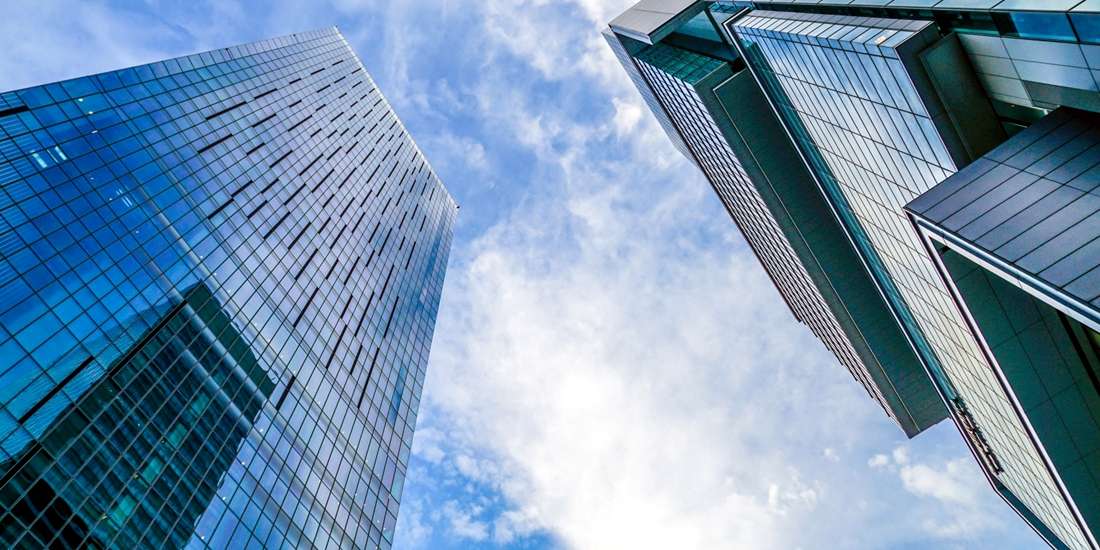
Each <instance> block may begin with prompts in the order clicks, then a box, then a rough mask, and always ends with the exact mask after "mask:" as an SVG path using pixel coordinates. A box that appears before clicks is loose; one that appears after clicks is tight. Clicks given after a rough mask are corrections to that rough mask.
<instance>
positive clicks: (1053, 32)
mask: <svg viewBox="0 0 1100 550" xmlns="http://www.w3.org/2000/svg"><path fill="white" fill-rule="evenodd" d="M993 20H994V22H996V24H997V30H999V31H1000V32H1001V34H1003V35H1005V36H1018V37H1020V38H1041V39H1044V40H1065V41H1068V42H1075V41H1076V40H1077V36H1076V35H1075V34H1074V33H1073V27H1072V26H1071V25H1070V23H1069V18H1068V17H1067V16H1066V14H1065V13H1046V12H1009V13H994V14H993Z"/></svg>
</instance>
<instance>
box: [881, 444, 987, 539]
mask: <svg viewBox="0 0 1100 550" xmlns="http://www.w3.org/2000/svg"><path fill="white" fill-rule="evenodd" d="M867 464H868V465H869V466H871V467H872V468H875V469H878V470H884V471H888V472H891V473H896V474H897V475H898V478H899V479H900V480H901V482H902V485H903V487H904V488H905V490H906V491H908V492H909V493H911V494H913V495H916V496H917V497H919V498H920V499H923V500H924V501H926V502H928V501H931V502H935V503H936V504H937V506H936V507H935V508H934V509H932V510H924V511H923V512H924V513H923V514H921V515H923V516H924V517H923V518H922V519H920V520H919V521H920V525H921V526H922V527H923V528H924V530H925V531H926V532H928V533H929V534H931V535H933V536H935V537H938V538H943V539H975V538H977V537H979V536H981V535H984V534H986V533H988V532H990V531H992V530H995V529H998V528H1002V527H1003V522H1002V520H1001V518H1000V517H998V515H997V514H995V513H994V512H993V510H994V509H991V507H990V505H989V498H988V497H989V491H990V488H989V484H988V483H987V482H986V480H985V478H984V477H983V475H982V473H981V471H980V470H979V469H978V466H977V465H976V464H974V461H973V459H972V458H971V457H970V456H965V455H964V456H961V457H958V458H953V459H949V460H946V461H936V462H933V463H929V462H923V461H921V460H917V459H916V458H914V457H913V452H912V450H911V449H910V448H909V446H908V445H902V446H899V447H897V448H895V449H894V451H893V452H892V453H891V456H887V455H885V454H876V455H875V456H873V457H872V458H871V459H870V460H869V461H868V462H867Z"/></svg>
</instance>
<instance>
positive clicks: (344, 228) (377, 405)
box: [0, 28, 456, 549]
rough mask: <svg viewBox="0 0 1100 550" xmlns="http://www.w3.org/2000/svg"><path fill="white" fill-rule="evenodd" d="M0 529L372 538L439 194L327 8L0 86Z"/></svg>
mask: <svg viewBox="0 0 1100 550" xmlns="http://www.w3.org/2000/svg"><path fill="white" fill-rule="evenodd" d="M0 186H2V191H0V544H3V545H4V546H8V547H15V548H46V547H49V548H116V547H122V548H184V547H186V548H283V547H285V548H312V547H329V548H332V547H340V548H371V549H376V548H389V547H390V545H391V543H392V540H393V538H392V537H393V528H394V525H395V523H396V517H397V511H398V506H399V502H400V500H401V491H402V482H403V479H404V475H405V471H406V467H407V464H408V459H409V453H410V448H411V445H412V434H413V427H414V425H415V422H416V412H417V409H418V406H419V399H420V395H421V391H422V384H423V381H424V373H425V368H426V365H427V360H428V352H429V348H430V345H431V338H432V332H433V329H434V325H435V317H436V312H437V308H438V305H439V300H440V292H441V289H442V284H443V277H444V271H445V269H446V265H447V255H448V251H449V248H450V241H451V235H452V232H453V227H454V222H455V215H456V206H455V204H454V202H453V201H452V199H451V197H450V195H449V194H448V193H447V190H446V189H445V188H444V187H443V185H442V184H441V182H440V181H439V179H438V178H437V177H436V176H435V174H434V173H433V171H432V169H431V168H430V166H429V165H428V163H427V161H426V160H425V159H424V157H423V156H422V155H421V153H420V151H419V150H418V149H417V147H416V145H415V144H414V143H413V141H412V140H411V138H410V137H409V136H408V134H407V133H406V131H405V129H404V127H403V126H402V125H401V123H400V121H399V120H398V119H397V117H396V115H395V114H394V113H393V111H392V109H391V108H390V106H389V104H388V103H387V102H386V100H385V99H384V98H383V97H382V94H381V92H380V91H379V90H378V89H377V88H376V86H375V84H374V82H373V81H372V80H371V78H370V76H369V75H368V74H367V73H366V71H365V70H364V68H363V67H362V65H361V64H360V62H359V60H358V58H357V57H356V56H355V54H354V52H353V51H352V50H351V48H350V46H349V45H348V43H347V42H346V41H345V40H344V38H343V37H342V36H341V35H340V34H339V32H338V31H337V30H336V29H335V28H329V29H322V30H317V31H312V32H307V33H301V34H296V35H293V36H286V37H282V38H275V39H271V40H265V41H261V42H255V43H251V44H246V45H242V46H235V47H231V48H225V49H219V50H215V51H211V52H206V53H201V54H195V55H191V56H187V57H181V58H177V59H170V60H167V61H163V62H157V63H152V64H149V65H143V66H140V67H134V68H130V69H123V70H120V71H114V72H109V73H104V74H99V75H94V76H88V77H83V78H78V79H74V80H68V81H64V82H60V83H55V84H47V85H44V86H39V87H34V88H28V89H24V90H16V91H14V92H6V93H2V94H0Z"/></svg>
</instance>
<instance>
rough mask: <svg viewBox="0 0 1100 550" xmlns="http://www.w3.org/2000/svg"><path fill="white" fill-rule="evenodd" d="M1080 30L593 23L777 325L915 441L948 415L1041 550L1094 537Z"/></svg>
mask: <svg viewBox="0 0 1100 550" xmlns="http://www.w3.org/2000/svg"><path fill="white" fill-rule="evenodd" d="M1098 29H1100V4H1096V3H1095V2H1094V1H1092V0H1085V1H1078V0H1067V1H1066V2H1050V1H1032V0H976V1H966V2H961V1H960V2H954V1H952V0H942V1H938V2H923V1H919V2H918V1H915V0H912V1H910V0H893V1H889V2H883V1H881V0H855V1H852V2H849V1H847V0H845V1H843V2H833V1H830V0H825V1H823V2H818V1H817V0H813V1H812V2H810V1H799V0H796V1H794V2H790V1H786V2H771V1H759V2H726V1H693V0H642V1H641V2H639V3H638V4H637V5H635V6H634V7H633V8H631V9H630V10H628V11H627V12H626V13H624V14H622V15H620V16H619V17H617V18H616V19H615V20H613V21H612V22H611V23H610V26H609V28H608V29H607V30H605V31H604V36H605V38H607V40H608V42H609V44H611V47H612V49H613V50H615V52H616V54H617V55H618V57H619V60H620V61H621V62H622V64H623V66H624V67H625V68H626V70H627V72H628V74H629V75H630V76H631V78H632V80H633V81H634V83H635V85H636V86H637V87H638V89H639V91H640V92H641V93H642V95H643V97H644V98H645V100H646V102H647V104H648V105H649V107H650V108H651V109H652V110H653V111H654V114H655V115H656V116H657V119H658V121H659V122H660V123H661V125H662V127H663V128H664V130H665V131H666V132H667V133H668V134H669V136H670V138H671V139H672V141H673V143H674V144H676V145H677V148H678V149H680V151H681V152H683V153H684V154H685V155H686V156H687V157H688V158H689V159H690V160H691V161H692V162H693V163H695V164H696V165H697V166H699V167H700V169H701V170H702V171H703V173H704V174H705V175H706V176H707V179H708V180H709V181H710V182H711V184H712V185H713V186H714V187H715V190H716V191H717V192H718V196H719V198H720V199H721V200H722V202H723V204H725V205H726V207H727V209H728V210H729V211H730V213H731V215H732V217H733V218H734V220H735V221H736V223H737V224H738V226H739V227H740V228H741V230H742V232H743V233H744V234H745V236H746V240H747V241H748V243H749V245H750V246H751V247H752V248H753V250H754V251H755V252H756V253H757V255H758V256H759V257H760V259H761V262H762V264H763V265H764V267H765V269H766V270H767V271H768V273H769V275H771V277H772V279H773V281H775V284H776V286H777V288H778V289H779V291H780V293H781V294H782V295H783V296H784V298H785V299H786V301H787V303H788V305H789V306H790V308H791V310H792V312H793V313H794V315H795V317H797V318H798V319H799V320H801V321H802V322H804V323H806V324H807V325H809V327H810V328H811V329H812V330H813V332H814V333H815V334H816V335H817V336H818V337H819V338H820V339H821V340H822V341H823V342H824V343H825V345H826V347H828V348H829V349H830V350H831V351H833V353H834V354H835V355H837V357H838V359H839V360H840V361H841V362H842V363H843V364H845V365H846V366H847V367H848V368H849V370H850V371H852V373H853V375H855V377H856V378H857V380H859V382H860V383H861V384H862V385H863V386H864V387H865V388H867V389H868V392H869V393H870V394H871V395H872V397H874V398H875V399H876V400H877V401H878V402H879V403H880V404H881V405H882V406H883V407H884V409H885V410H886V412H887V414H889V415H890V417H891V418H893V419H894V420H895V421H896V422H897V423H898V425H899V426H900V427H901V428H902V429H903V430H904V431H905V432H906V434H907V435H909V436H910V437H912V436H914V435H916V434H918V433H919V432H920V431H922V430H923V429H925V428H927V427H928V426H931V425H932V424H934V423H936V422H938V421H939V420H941V419H943V418H945V417H947V416H950V418H952V420H953V421H954V422H955V423H956V425H957V426H958V427H959V430H960V432H961V433H962V435H963V437H964V439H965V440H966V442H967V443H968V444H969V446H970V448H971V450H972V451H973V453H974V456H975V458H976V459H977V461H978V463H979V464H980V465H981V466H982V469H983V471H984V472H985V474H986V476H987V478H988V480H989V482H990V484H991V485H992V486H993V487H994V489H995V490H997V492H998V493H999V494H1000V495H1001V496H1002V497H1003V498H1004V499H1005V501H1006V502H1007V503H1008V504H1009V505H1011V506H1012V507H1013V508H1014V509H1016V510H1017V511H1018V512H1019V513H1020V515H1021V516H1022V517H1023V518H1024V519H1025V520H1027V521H1028V522H1029V523H1030V524H1031V525H1032V526H1033V527H1034V528H1035V529H1036V531H1037V532H1038V533H1039V534H1040V535H1041V536H1042V537H1043V538H1044V539H1046V540H1047V541H1048V542H1049V543H1050V544H1051V545H1052V546H1054V547H1056V548H1073V549H1097V548H1100V546H1098V545H1097V541H1096V536H1095V535H1094V532H1095V531H1096V530H1098V529H1100V504H1098V503H1100V377H1098V376H1097V374H1096V373H1097V372H1098V371H1100V339H1098V337H1097V336H1096V335H1097V334H1098V330H1100V307H1098V305H1100V301H1098V300H1097V298H1098V296H1100V282H1098V281H1100V253H1097V252H1096V251H1097V250H1098V249H1097V248H1096V247H1097V246H1100V244H1097V243H1100V240H1097V239H1098V238H1100V230H1098V229H1097V227H1100V223H1098V222H1097V220H1098V219H1100V218H1097V217H1096V216H1097V215H1100V214H1097V212H1098V211H1100V198H1097V197H1098V193H1097V191H1096V189H1097V188H1098V187H1100V176H1098V174H1100V171H1098V170H1100V169H1097V168H1095V167H1097V166H1098V165H1100V145H1098V143H1100V142H1098V141H1097V140H1098V139H1100V133H1097V130H1096V124H1097V119H1096V115H1095V114H1093V113H1096V112H1100V91H1098V90H1100V87H1098V82H1100V30H1098ZM1094 44H1095V45H1094ZM730 182H733V183H732V184H731V183H730ZM731 187H734V188H736V189H737V190H738V191H737V192H736V193H731V192H728V191H727V189H729V188H731ZM992 304H996V306H995V307H994V306H993V305H992Z"/></svg>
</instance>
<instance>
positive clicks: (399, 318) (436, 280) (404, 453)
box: [238, 46, 453, 508]
mask: <svg viewBox="0 0 1100 550" xmlns="http://www.w3.org/2000/svg"><path fill="white" fill-rule="evenodd" d="M345 47H346V46H345ZM394 125H396V122H395V123H394ZM394 125H391V126H390V129H393V127H394ZM238 128H239V126H238ZM398 130H399V131H401V130H403V129H400V128H399V129H398ZM391 139H392V137H391ZM388 141H389V140H388ZM406 157H407V155H406ZM406 160H407V159H406ZM432 178H433V179H434V176H433V177H432ZM412 183H413V186H415V184H416V183H417V182H415V181H414V182H412ZM424 183H425V187H426V186H427V183H428V182H427V181H425V182H424ZM436 186H438V182H437V180H436ZM422 194H423V191H422ZM434 194H435V189H434V188H433V192H432V195H433V196H434ZM448 200H449V198H448ZM438 202H439V201H436V203H437V208H436V209H435V210H434V211H433V212H432V214H434V215H440V214H441V212H442V214H441V215H443V216H444V217H445V218H453V211H451V212H450V215H448V212H447V211H446V210H441V209H440V208H438V206H439V204H438ZM452 204H453V203H452ZM395 212H396V210H395ZM394 216H396V214H394ZM425 216H427V213H425ZM438 219H439V218H436V220H437V222H438ZM451 223H453V221H452V222H451ZM448 241H449V238H448ZM447 245H449V242H448V243H447ZM438 248H439V246H438V239H437V245H436V247H435V250H433V257H435V255H436V252H437V251H438ZM410 252H411V251H410ZM420 252H421V253H420V255H418V256H417V257H418V258H419V259H421V260H422V259H423V258H424V249H421V250H420ZM444 252H445V251H444ZM391 255H392V254H391ZM410 256H411V255H410ZM407 261H411V259H410V260H407ZM379 263H381V262H379ZM435 271H436V272H437V273H438V276H435V277H433V279H434V281H432V282H434V283H435V286H438V284H439V283H440V282H441V270H435ZM399 284H400V282H399ZM433 294H435V295H436V296H435V298H436V299H437V296H438V291H435V292H433ZM432 317H433V318H434V311H433V312H432ZM396 321H397V322H398V323H401V322H402V321H404V317H403V316H397V318H396ZM429 321H430V320H429ZM398 330H400V329H398ZM405 355H406V357H403V359H405V360H406V361H408V360H409V359H411V355H410V354H409V353H406V354H405ZM382 359H383V362H385V361H386V360H387V359H391V358H390V357H388V354H387V355H384V356H383V357H382ZM422 362H423V360H421V363H422ZM416 372H417V373H418V374H419V375H422V372H423V370H422V366H420V367H418V368H417V370H416ZM413 387H414V388H415V391H416V392H417V393H418V392H419V387H420V385H419V383H416V384H414V385H413ZM372 397H374V398H375V399H377V398H378V397H380V396H379V395H378V392H375V395H374V396H372ZM391 408H392V407H391ZM403 416H411V415H408V414H407V413H406V414H405V415H403ZM407 427H408V426H407V425H406V428H407ZM404 431H408V430H407V429H406V430H404ZM395 433H396V432H395ZM393 440H395V439H394V438H392V437H391V441H393ZM396 441H398V442H400V443H401V444H402V445H401V446H402V447H403V449H402V450H401V452H400V453H398V455H399V456H401V457H405V459H406V460H407V448H408V445H407V443H406V442H405V441H401V440H399V439H396ZM401 462H404V460H401ZM402 469H403V468H402ZM394 508H395V506H394Z"/></svg>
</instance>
